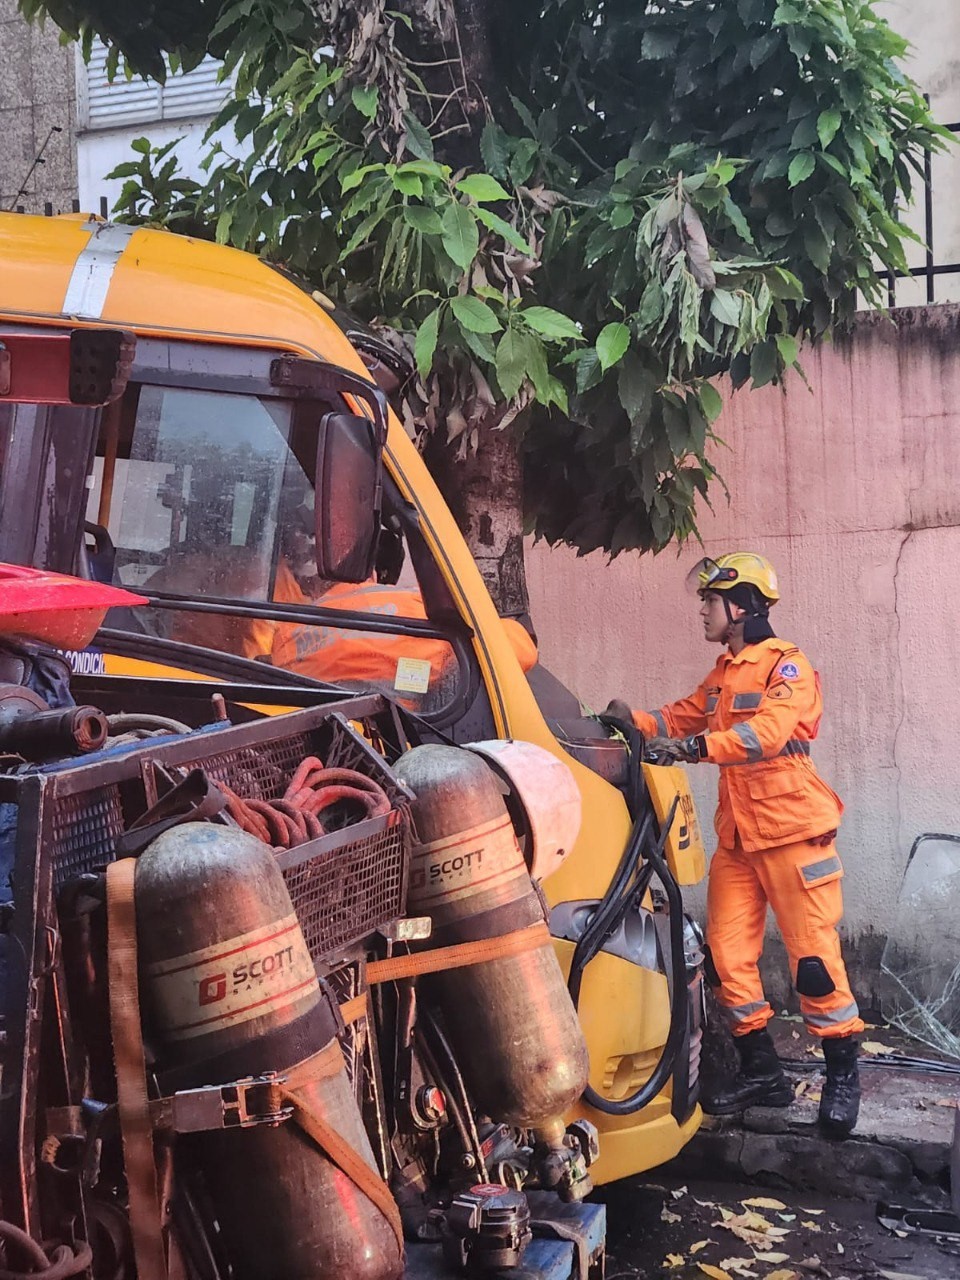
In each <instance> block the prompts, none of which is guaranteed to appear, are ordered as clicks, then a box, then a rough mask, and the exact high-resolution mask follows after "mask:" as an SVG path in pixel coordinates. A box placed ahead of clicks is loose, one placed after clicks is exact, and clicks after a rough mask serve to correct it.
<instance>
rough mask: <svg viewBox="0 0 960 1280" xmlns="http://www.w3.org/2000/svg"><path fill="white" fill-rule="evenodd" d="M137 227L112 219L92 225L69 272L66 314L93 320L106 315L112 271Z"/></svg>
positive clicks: (64, 306) (65, 300) (65, 301)
mask: <svg viewBox="0 0 960 1280" xmlns="http://www.w3.org/2000/svg"><path fill="white" fill-rule="evenodd" d="M136 229H137V228H136V227H121V226H117V225H116V224H115V223H112V222H100V223H96V224H95V225H94V226H93V228H92V230H91V233H90V239H89V240H88V241H87V243H86V244H85V245H84V247H83V248H82V249H81V250H80V253H79V255H78V257H77V261H76V262H75V263H74V267H73V271H72V273H71V275H70V281H69V283H68V285H67V292H66V293H65V295H64V298H63V313H64V315H68V316H87V317H89V318H90V319H94V320H98V319H99V318H100V317H101V316H102V315H103V307H104V304H105V302H106V300H107V291H108V289H109V288H110V283H111V281H112V280H113V273H114V271H115V270H116V266H117V263H118V262H119V261H120V257H121V255H122V253H123V251H124V249H126V247H127V245H128V244H129V243H130V237H131V236H132V235H133V233H134V232H135V231H136Z"/></svg>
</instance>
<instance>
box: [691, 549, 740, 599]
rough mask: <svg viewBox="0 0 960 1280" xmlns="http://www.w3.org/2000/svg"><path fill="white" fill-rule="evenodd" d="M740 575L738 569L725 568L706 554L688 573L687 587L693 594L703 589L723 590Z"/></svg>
mask: <svg viewBox="0 0 960 1280" xmlns="http://www.w3.org/2000/svg"><path fill="white" fill-rule="evenodd" d="M739 576H740V575H739V574H738V573H737V571H736V569H728V568H724V567H723V566H721V565H719V564H717V562H716V560H711V559H710V557H709V556H704V557H703V559H702V560H698V561H697V563H696V564H695V565H694V566H693V568H692V569H691V570H690V572H689V573H688V574H687V578H686V588H687V591H689V592H690V594H691V595H693V596H697V595H699V594H700V593H701V592H702V591H723V590H725V589H726V588H727V587H731V586H733V584H734V583H735V582H736V580H737V578H738V577H739Z"/></svg>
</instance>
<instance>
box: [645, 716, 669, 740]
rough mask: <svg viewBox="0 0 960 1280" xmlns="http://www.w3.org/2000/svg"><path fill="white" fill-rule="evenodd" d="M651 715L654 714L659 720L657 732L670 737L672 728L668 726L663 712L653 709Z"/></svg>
mask: <svg viewBox="0 0 960 1280" xmlns="http://www.w3.org/2000/svg"><path fill="white" fill-rule="evenodd" d="M650 715H652V716H653V718H654V720H656V722H657V733H659V735H660V737H661V738H669V737H670V730H669V729H668V728H667V722H666V720H664V718H663V714H662V713H661V712H659V711H651V712H650Z"/></svg>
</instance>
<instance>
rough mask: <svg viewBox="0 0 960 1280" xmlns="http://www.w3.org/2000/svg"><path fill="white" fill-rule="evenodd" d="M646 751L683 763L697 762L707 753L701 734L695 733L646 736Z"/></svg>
mask: <svg viewBox="0 0 960 1280" xmlns="http://www.w3.org/2000/svg"><path fill="white" fill-rule="evenodd" d="M647 751H648V752H649V753H650V755H652V756H657V757H660V758H666V759H667V760H675V761H683V762H684V763H685V764H697V763H698V762H699V761H700V760H703V759H705V758H706V754H707V748H706V743H705V742H704V739H703V737H702V735H700V734H696V733H692V734H691V735H690V736H689V737H688V738H648V739H647Z"/></svg>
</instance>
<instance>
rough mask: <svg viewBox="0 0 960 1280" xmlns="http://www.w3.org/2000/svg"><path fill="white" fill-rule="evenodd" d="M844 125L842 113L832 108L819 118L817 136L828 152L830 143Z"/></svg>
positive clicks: (822, 112) (822, 113) (823, 112)
mask: <svg viewBox="0 0 960 1280" xmlns="http://www.w3.org/2000/svg"><path fill="white" fill-rule="evenodd" d="M841 123H842V117H841V115H840V112H839V111H837V110H836V109H835V108H833V107H830V108H829V109H828V110H826V111H821V112H820V114H819V116H817V136H818V137H819V139H820V145H821V147H823V149H824V151H826V149H827V147H829V145H830V143H831V142H832V141H833V140H834V138H835V137H836V136H837V133H838V132H839V130H840V125H841Z"/></svg>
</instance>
